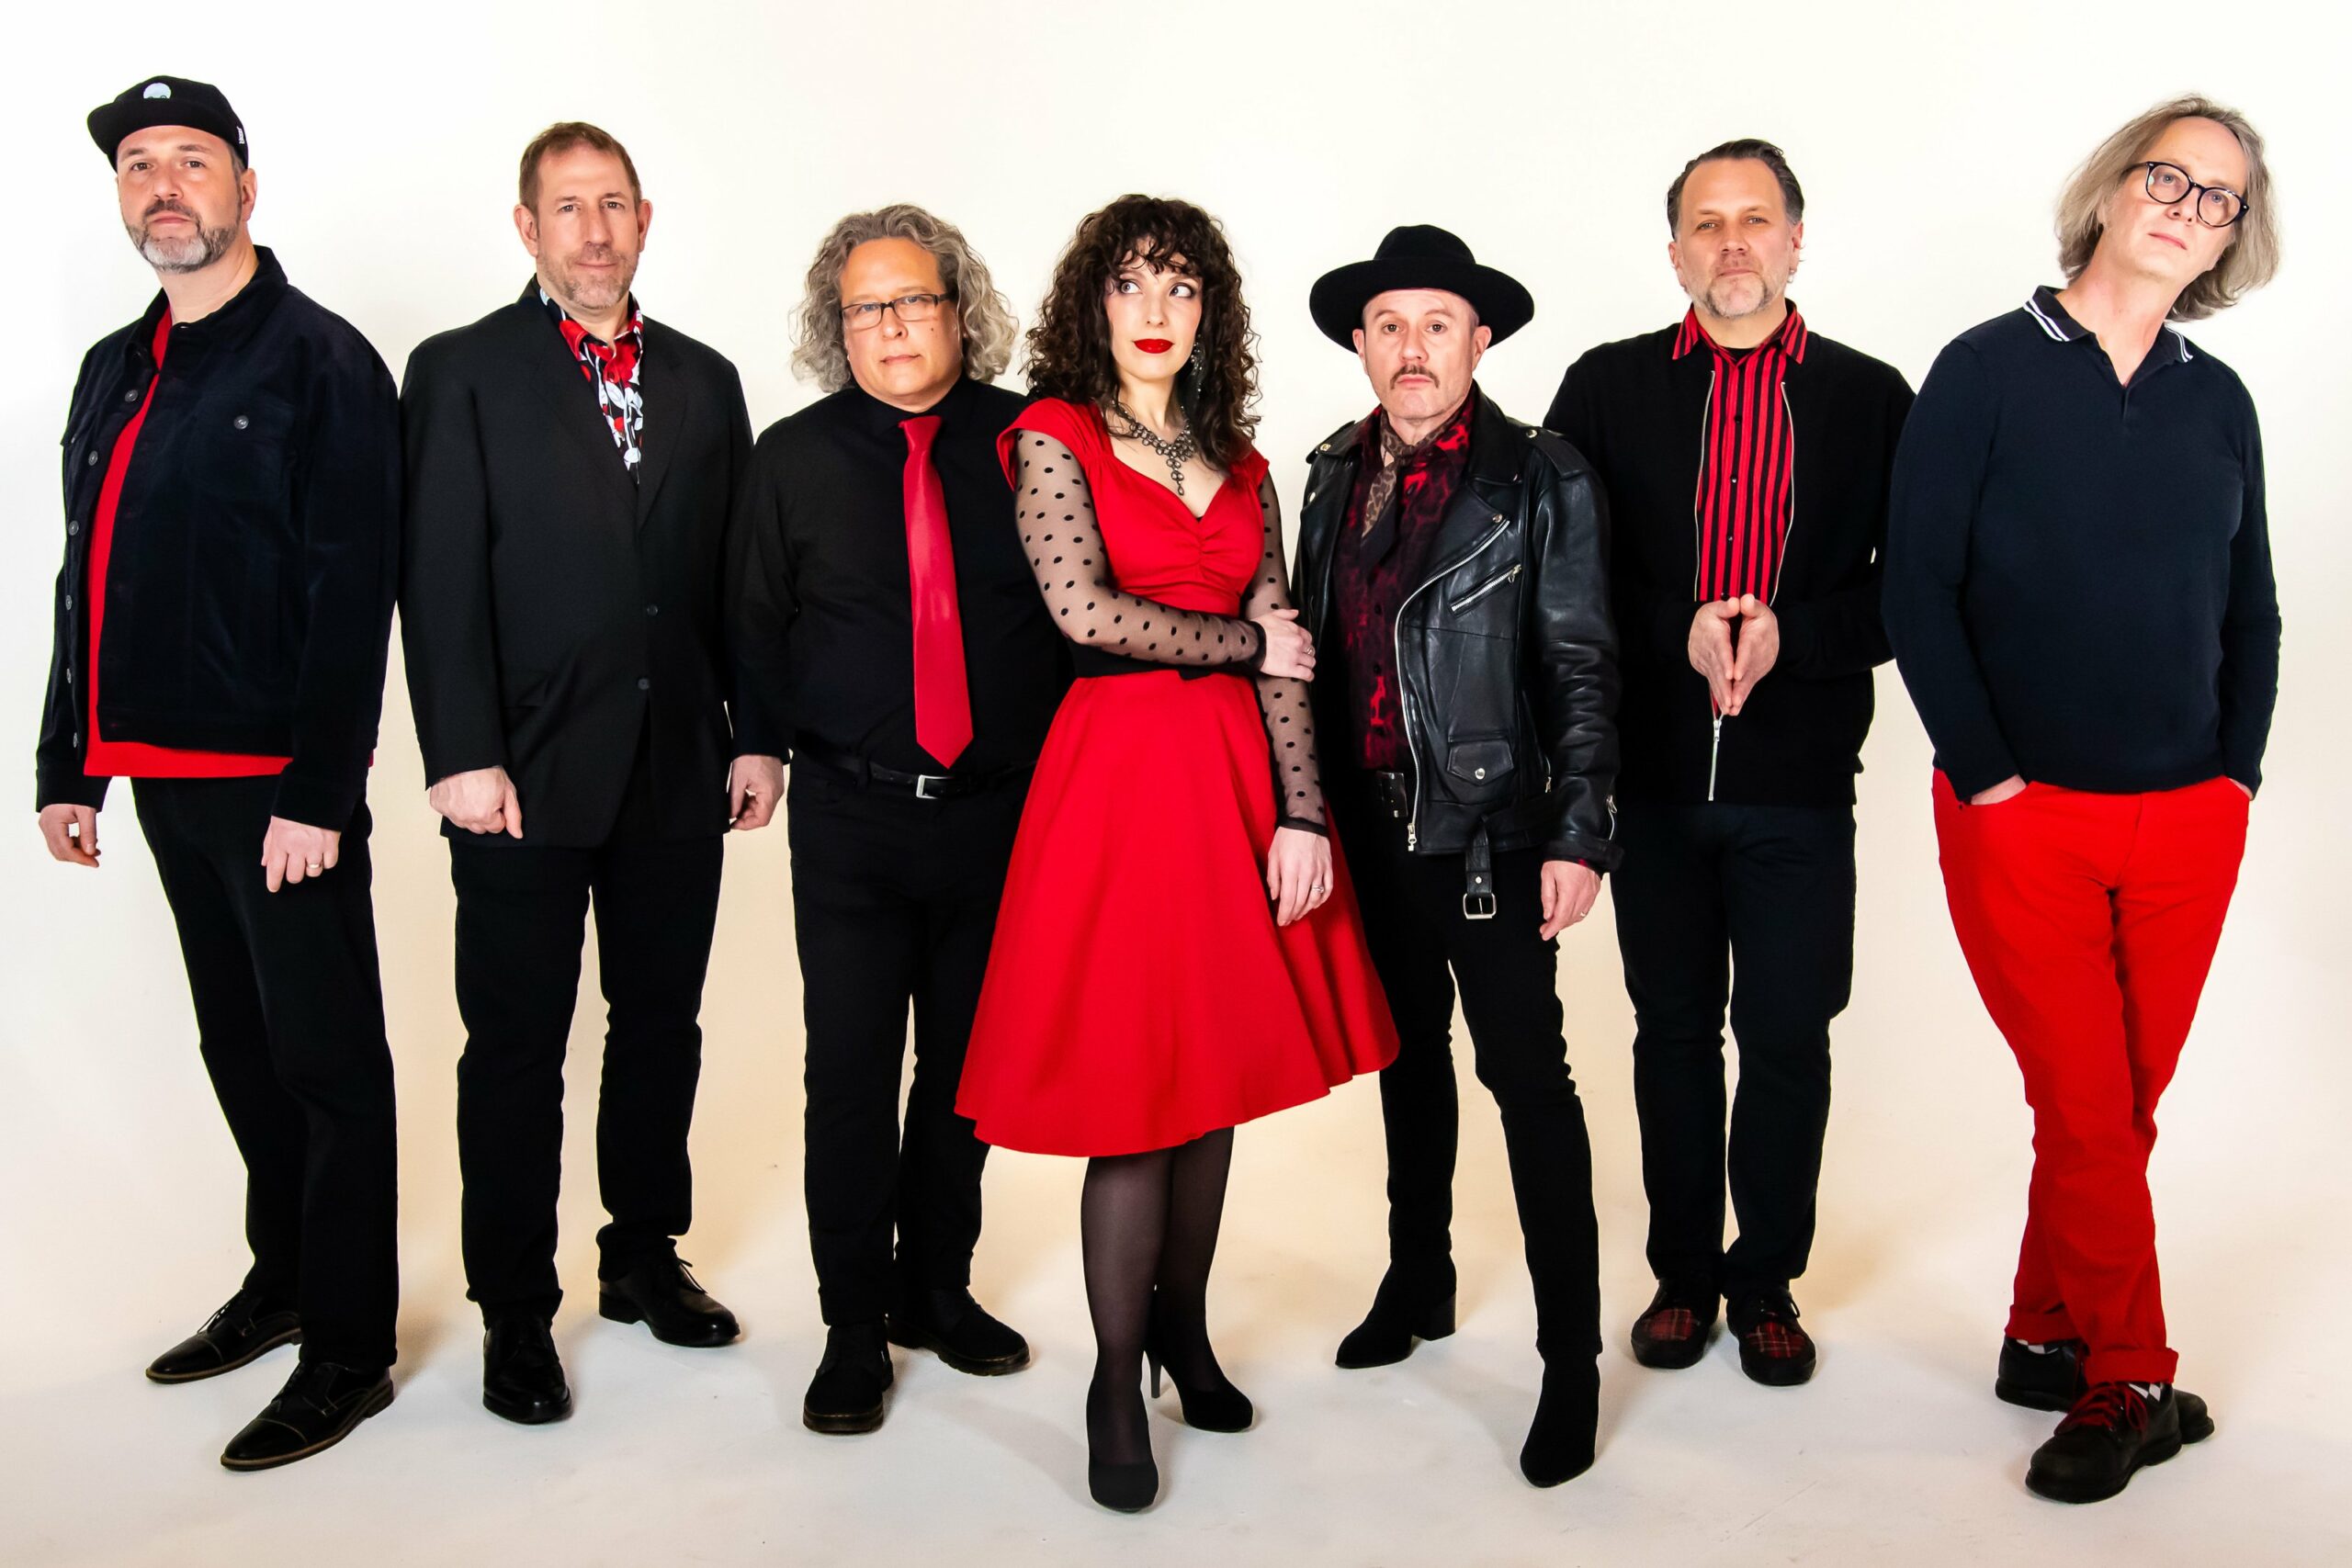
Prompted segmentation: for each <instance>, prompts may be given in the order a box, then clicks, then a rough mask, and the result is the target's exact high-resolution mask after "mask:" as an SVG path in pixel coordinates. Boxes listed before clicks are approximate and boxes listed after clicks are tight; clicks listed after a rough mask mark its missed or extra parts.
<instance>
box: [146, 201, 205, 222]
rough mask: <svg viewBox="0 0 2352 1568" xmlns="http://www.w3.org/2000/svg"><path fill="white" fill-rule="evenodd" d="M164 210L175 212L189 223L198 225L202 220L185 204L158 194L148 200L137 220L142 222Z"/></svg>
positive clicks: (164, 211)
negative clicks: (145, 207) (144, 209)
mask: <svg viewBox="0 0 2352 1568" xmlns="http://www.w3.org/2000/svg"><path fill="white" fill-rule="evenodd" d="M166 212H170V213H174V214H176V215H177V216H179V217H182V218H185V219H187V220H188V221H189V222H191V223H196V224H199V225H200V224H201V223H202V222H203V221H204V220H202V219H200V218H198V216H197V215H196V214H195V213H193V212H191V211H189V210H188V209H187V206H186V204H184V203H182V202H180V201H178V200H175V198H173V197H168V196H159V197H156V198H155V199H154V200H153V201H151V202H149V203H148V204H147V210H146V211H144V212H142V213H141V214H140V215H139V220H140V221H141V223H144V222H147V221H148V220H151V219H153V218H155V217H158V216H160V215H161V214H163V213H166Z"/></svg>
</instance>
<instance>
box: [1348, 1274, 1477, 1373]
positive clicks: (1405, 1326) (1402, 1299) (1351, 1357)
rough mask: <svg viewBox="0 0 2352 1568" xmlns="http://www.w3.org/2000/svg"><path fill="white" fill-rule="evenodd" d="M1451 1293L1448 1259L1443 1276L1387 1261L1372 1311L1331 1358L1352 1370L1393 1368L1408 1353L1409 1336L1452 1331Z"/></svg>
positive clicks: (1435, 1336)
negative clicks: (1399, 1267) (1399, 1266)
mask: <svg viewBox="0 0 2352 1568" xmlns="http://www.w3.org/2000/svg"><path fill="white" fill-rule="evenodd" d="M1453 1295H1454V1287H1453V1263H1452V1262H1451V1261H1449V1262H1448V1263H1447V1264H1446V1266H1445V1270H1444V1272H1443V1273H1442V1274H1429V1273H1423V1272H1422V1271H1420V1270H1418V1269H1417V1270H1414V1271H1413V1272H1411V1273H1407V1272H1404V1271H1402V1270H1400V1269H1398V1268H1397V1266H1396V1265H1395V1264H1393V1263H1392V1264H1390V1265H1389V1268H1388V1272H1387V1273H1386V1274H1384V1275H1383V1276H1381V1280H1380V1289H1379V1290H1377V1291H1375V1292H1373V1297H1372V1310H1371V1311H1370V1312H1368V1313H1366V1314H1364V1319H1363V1322H1362V1323H1359V1324H1357V1325H1355V1327H1354V1328H1353V1329H1351V1330H1350V1331H1349V1334H1348V1337H1346V1338H1344V1339H1342V1340H1340V1353H1339V1355H1338V1356H1336V1357H1334V1358H1333V1359H1335V1360H1336V1361H1338V1362H1339V1364H1340V1366H1342V1367H1345V1368H1347V1369H1348V1370H1350V1371H1359V1370H1361V1369H1363V1368H1365V1367H1385V1366H1392V1365H1394V1364H1395V1363H1397V1362H1398V1361H1401V1360H1403V1359H1405V1358H1406V1357H1408V1356H1409V1355H1411V1354H1412V1353H1413V1341H1414V1340H1416V1339H1442V1338H1444V1337H1446V1336H1447V1335H1449V1334H1452V1333H1453Z"/></svg>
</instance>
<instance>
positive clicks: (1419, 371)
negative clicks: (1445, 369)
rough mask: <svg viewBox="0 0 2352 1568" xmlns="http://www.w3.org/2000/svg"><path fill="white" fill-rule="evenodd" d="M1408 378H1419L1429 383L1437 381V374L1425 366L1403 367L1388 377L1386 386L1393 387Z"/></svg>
mask: <svg viewBox="0 0 2352 1568" xmlns="http://www.w3.org/2000/svg"><path fill="white" fill-rule="evenodd" d="M1408 376H1419V377H1420V378H1423V379H1424V380H1430V381H1434V380H1436V379H1437V372H1436V371H1434V370H1431V369H1430V367H1428V366H1426V365H1403V366H1399V367H1397V369H1396V370H1395V371H1394V372H1393V373H1392V374H1391V375H1390V376H1389V378H1388V384H1389V385H1390V386H1392V387H1393V386H1395V385H1397V382H1399V381H1402V380H1403V379H1404V378H1406V377H1408Z"/></svg>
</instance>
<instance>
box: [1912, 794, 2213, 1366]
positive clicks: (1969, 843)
mask: <svg viewBox="0 0 2352 1568" xmlns="http://www.w3.org/2000/svg"><path fill="white" fill-rule="evenodd" d="M1935 798H1936V840H1937V842H1938V844H1939V846H1940V848H1941V851H1942V859H1943V872H1944V892H1945V895H1946V897H1947V898H1948V899H1949V900H1950V902H1951V923H1952V929H1953V931H1955V932H1956V933H1957V934H1958V935H1959V937H1960V947H1961V952H1962V953H1964V954H1966V956H1967V959H1968V967H1969V971H1970V973H1971V974H1973V975H1974V976H1975V977H1976V988H1977V991H1978V992H1979V993H1980V994H1981V995H1982V996H1983V997H1984V998H1985V1009H1986V1010H1988V1011H1989V1012H1990V1013H1991V1014H1992V1015H1993V1021H1994V1023H1995V1024H1996V1026H1997V1027H1998V1028H1999V1029H2000V1031H2001V1032H2002V1033H2003V1034H2004V1035H2006V1036H2007V1038H2008V1042H2009V1048H2010V1049H2011V1050H2013V1051H2015V1052H2016V1053H2017V1058H2018V1068H2019V1070H2020V1071H2021V1072H2022V1073H2023V1074H2024V1075H2025V1097H2026V1100H2027V1101H2028V1103H2030V1105H2031V1106H2032V1107H2033V1185H2032V1187H2031V1189H2030V1192H2029V1194H2028V1196H2027V1200H2026V1221H2025V1240H2024V1243H2023V1245H2021V1246H2020V1247H2019V1248H2018V1277H2017V1285H2016V1288H2015V1292H2014V1293H2013V1294H2012V1296H2011V1298H2010V1300H2011V1304H2010V1308H2009V1324H2008V1333H2009V1335H2010V1336H2011V1337H2014V1338H2018V1339H2030V1340H2033V1341H2036V1342H2041V1343H2047V1342H2049V1341H2051V1340H2055V1339H2070V1338H2078V1339H2081V1340H2083V1341H2084V1342H2086V1344H2088V1345H2089V1347H2090V1357H2089V1360H2088V1363H2087V1365H2086V1369H2085V1372H2086V1376H2087V1377H2088V1378H2089V1380H2090V1381H2091V1382H2095V1383H2098V1382H2123V1381H2129V1382H2171V1381H2172V1376H2173V1370H2174V1366H2175V1364H2176V1362H2177V1359H2178V1358H2177V1357H2176V1356H2175V1355H2174V1354H2173V1351H2172V1349H2171V1348H2170V1347H2169V1346H2168V1345H2167V1344H2166V1343H2165V1309H2164V1292H2163V1287H2162V1285H2161V1283H2160V1282H2159V1280H2158V1279H2157V1274H2156V1222H2155V1214H2154V1211H2153V1210H2152V1209H2151V1207H2150V1206H2149V1201H2148V1153H2149V1151H2150V1150H2151V1149H2152V1148H2154V1145H2155V1141H2156V1120H2155V1113H2156V1100H2157V1099H2158V1098H2159V1097H2161V1096H2162V1095H2163V1093H2164V1091H2165V1085H2166V1084H2167V1083H2169V1082H2171V1081H2172V1074H2173V1068H2174V1066H2176V1065H2177V1063H2178V1062H2179V1060H2180V1047H2181V1043H2182V1042H2183V1041H2185V1040H2186V1039H2187V1038H2188V1025H2189V1021H2190V1020H2191V1019H2193V1018H2194V1017H2195V1016H2196V1012H2197V998H2198V993H2199V992H2200V991H2201V990H2203V989H2204V986H2205V976H2206V972H2207V971H2208V970H2209V969H2210V968H2211V966H2212V962H2213V949H2214V947H2215V945H2216V944H2217V943H2218V942H2220V941H2221V936H2222V916H2223V915H2224V914H2225V913H2227V912H2228V909H2229V907H2230V894H2231V892H2232V891H2233V889H2234V888H2235V887H2236V886H2237V879H2238V862H2239V860H2240V859H2241V858H2242V857H2243V856H2244V854H2245V825H2246V797H2245V791H2243V790H2241V789H2239V788H2238V787H2237V785H2236V784H2233V783H2231V782H2230V781H2229V780H2228V779H2225V778H2216V779H2212V780H2210V781H2208V782H2207V783H2204V784H2193V785H2191V786H2189V787H2188V788H2187V789H2176V790H2166V791H2164V792H2161V793H2158V794H2152V795H2090V794H2085V793H2083V792H2080V791H2076V790H2067V789H2060V788H2058V787H2056V786H2055V785H2052V784H2028V785H2026V789H2025V793H2024V794H2023V795H2017V796H2015V797H2013V798H2011V799H2008V800H2005V801H2003V802H2001V803H2000V804H1999V805H1996V806H1966V805H1963V804H1962V802H1961V801H1960V799H1959V797H1958V796H1956V795H1954V794H1953V793H1952V788H1951V783H1950V781H1948V780H1947V779H1946V778H1945V777H1944V776H1943V774H1942V773H1938V774H1937V775H1936V780H1935Z"/></svg>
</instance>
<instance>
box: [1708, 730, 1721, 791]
mask: <svg viewBox="0 0 2352 1568" xmlns="http://www.w3.org/2000/svg"><path fill="white" fill-rule="evenodd" d="M1723 750H1724V716H1723V715H1721V714H1717V715H1715V738H1714V742H1713V744H1712V745H1710V746H1709V747H1708V748H1707V798H1708V799H1709V800H1713V799H1714V798H1715V764H1716V762H1718V761H1721V760H1722V756H1723Z"/></svg>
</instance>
